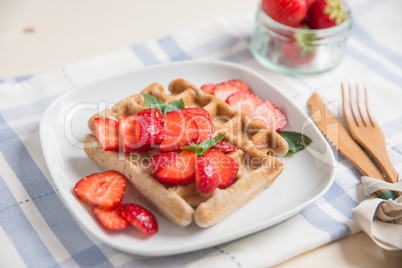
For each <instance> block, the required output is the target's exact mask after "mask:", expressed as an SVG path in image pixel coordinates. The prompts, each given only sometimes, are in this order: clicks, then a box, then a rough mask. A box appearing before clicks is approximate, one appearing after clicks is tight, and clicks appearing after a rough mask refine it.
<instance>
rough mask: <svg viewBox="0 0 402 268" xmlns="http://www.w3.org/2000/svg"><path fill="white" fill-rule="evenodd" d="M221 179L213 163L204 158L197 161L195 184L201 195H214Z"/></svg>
mask: <svg viewBox="0 0 402 268" xmlns="http://www.w3.org/2000/svg"><path fill="white" fill-rule="evenodd" d="M219 181H220V178H219V174H218V172H216V170H215V168H214V166H213V165H212V164H211V162H210V161H209V160H208V159H207V158H204V157H198V158H197V161H196V172H195V184H196V187H197V190H198V191H199V192H200V193H212V192H213V191H215V189H216V188H217V187H218V184H219Z"/></svg>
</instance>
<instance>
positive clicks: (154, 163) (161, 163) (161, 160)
mask: <svg viewBox="0 0 402 268" xmlns="http://www.w3.org/2000/svg"><path fill="white" fill-rule="evenodd" d="M178 156H179V153H178V152H169V153H164V154H157V155H155V156H154V157H152V158H151V160H149V164H150V167H151V170H152V172H156V171H157V170H158V169H159V168H164V167H166V166H167V165H168V164H170V163H171V162H173V161H174V160H175V159H176V158H177V157H178Z"/></svg>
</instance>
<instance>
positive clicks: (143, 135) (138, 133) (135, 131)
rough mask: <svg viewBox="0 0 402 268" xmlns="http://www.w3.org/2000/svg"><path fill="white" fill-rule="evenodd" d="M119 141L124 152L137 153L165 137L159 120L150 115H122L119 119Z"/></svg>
mask: <svg viewBox="0 0 402 268" xmlns="http://www.w3.org/2000/svg"><path fill="white" fill-rule="evenodd" d="M119 135H120V142H121V144H122V147H123V151H124V152H125V153H138V152H142V151H145V150H147V149H149V148H151V146H152V145H155V144H158V143H160V142H162V141H164V140H165V139H167V137H168V134H167V132H166V130H165V129H164V128H163V126H162V125H161V124H159V122H156V121H154V120H152V119H151V118H150V117H138V116H122V117H121V118H120V120H119Z"/></svg>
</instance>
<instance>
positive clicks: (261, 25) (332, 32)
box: [250, 2, 352, 74]
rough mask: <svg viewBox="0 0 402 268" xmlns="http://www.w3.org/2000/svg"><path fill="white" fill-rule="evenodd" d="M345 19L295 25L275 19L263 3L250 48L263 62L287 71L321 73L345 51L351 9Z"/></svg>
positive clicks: (350, 22) (257, 14) (347, 10)
mask: <svg viewBox="0 0 402 268" xmlns="http://www.w3.org/2000/svg"><path fill="white" fill-rule="evenodd" d="M343 8H344V11H345V12H346V13H347V14H349V16H348V17H347V19H346V20H345V21H343V22H342V23H340V24H338V25H336V26H334V27H330V28H326V29H317V30H310V29H303V28H294V27H290V26H287V25H284V24H281V23H279V22H277V21H275V20H273V19H271V18H270V17H269V16H268V15H267V14H266V13H265V12H264V11H263V10H262V7H261V3H260V4H259V6H258V9H257V12H256V25H255V30H254V36H253V38H252V41H251V45H250V49H251V53H252V54H253V56H254V58H255V59H256V60H257V61H258V62H260V63H261V64H262V65H263V66H265V67H267V68H269V69H271V70H273V71H278V72H281V73H285V74H317V73H322V72H325V71H328V70H331V69H332V68H334V67H336V66H337V65H338V64H339V63H340V62H341V60H342V58H343V55H344V53H345V45H346V40H347V38H348V37H349V33H350V29H351V27H352V18H351V12H350V9H349V7H348V5H347V4H346V3H345V2H343Z"/></svg>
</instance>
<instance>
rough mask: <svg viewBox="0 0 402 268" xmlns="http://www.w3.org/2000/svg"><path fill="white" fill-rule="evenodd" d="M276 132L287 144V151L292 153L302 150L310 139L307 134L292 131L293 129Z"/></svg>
mask: <svg viewBox="0 0 402 268" xmlns="http://www.w3.org/2000/svg"><path fill="white" fill-rule="evenodd" d="M277 132H278V134H279V135H281V136H282V138H284V139H285V140H286V141H287V143H288V144H289V151H291V152H294V153H297V152H299V151H301V150H303V149H304V148H306V147H307V146H308V145H309V144H310V142H311V139H310V138H309V137H308V136H306V135H304V134H302V133H299V132H293V131H277Z"/></svg>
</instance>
